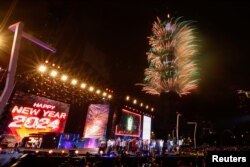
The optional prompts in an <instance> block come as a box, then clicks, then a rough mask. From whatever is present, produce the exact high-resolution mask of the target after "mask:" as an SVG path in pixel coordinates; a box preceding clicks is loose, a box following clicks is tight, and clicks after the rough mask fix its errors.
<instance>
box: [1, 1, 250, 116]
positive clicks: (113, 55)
mask: <svg viewBox="0 0 250 167" xmlns="http://www.w3.org/2000/svg"><path fill="white" fill-rule="evenodd" d="M17 2H18V1H17ZM11 3H12V1H5V0H1V1H0V20H1V21H2V20H3V18H4V17H6V14H7V11H8V9H9V8H10V6H11ZM249 7H250V4H249V3H247V2H239V1H237V2H236V1H235V2H234V1H220V2H199V3H197V2H190V1H188V2H185V3H183V2H178V3H177V2H175V3H173V2H167V1H159V0H158V1H157V0H156V1H153V0H147V1H138V2H133V1H116V2H115V1H107V2H97V1H94V2H85V1H83V2H80V1H66V0H62V1H60V0H53V1H52V0H36V1H34V0H30V1H28V0H24V1H19V2H18V3H17V5H16V6H15V8H14V10H13V12H12V13H11V15H10V17H9V19H8V20H7V23H6V24H1V26H4V27H3V31H2V32H5V31H8V30H7V27H8V25H11V24H12V23H15V22H17V21H23V22H24V24H25V27H24V30H25V31H26V32H28V33H30V34H33V35H34V36H36V37H38V38H39V39H41V40H43V41H44V42H47V43H50V44H51V45H52V46H54V47H55V48H56V49H57V53H56V54H53V55H52V54H50V53H49V52H47V51H44V50H42V49H41V48H39V47H38V46H35V45H33V44H30V43H29V42H27V41H24V42H23V44H22V47H21V52H20V54H21V58H20V59H19V60H20V62H19V64H21V62H22V60H24V59H25V58H29V59H30V60H29V61H27V62H30V64H32V63H33V64H34V63H36V62H31V61H34V60H35V61H37V60H39V61H42V60H45V59H49V60H50V61H53V62H55V63H56V64H58V65H61V66H62V67H63V69H67V70H69V71H73V72H74V73H75V74H77V75H78V76H79V77H81V78H84V79H86V80H87V81H89V82H91V83H94V84H96V85H97V86H98V85H100V86H103V85H106V87H109V88H111V89H113V90H114V91H116V92H117V93H120V94H124V95H125V94H126V93H128V94H132V95H134V96H135V97H136V96H138V97H141V98H143V99H145V101H148V102H154V103H155V104H154V105H156V104H157V103H156V101H157V100H155V99H157V98H155V97H151V96H149V95H144V94H143V93H141V92H140V87H136V86H135V84H136V83H142V82H143V79H144V69H145V68H146V67H147V65H148V64H147V59H146V52H147V51H148V49H149V45H148V39H147V37H148V36H150V35H151V28H152V23H153V21H155V19H156V17H157V16H158V17H160V18H161V19H162V20H164V19H165V18H166V15H167V14H168V13H170V14H171V15H172V16H176V17H179V16H183V18H184V19H185V20H194V21H196V22H195V23H194V25H195V26H196V27H197V32H198V36H199V39H200V54H199V56H198V60H199V66H200V74H201V82H200V87H199V89H198V90H197V91H195V92H194V93H193V94H192V95H190V96H188V97H185V99H186V102H185V103H184V106H185V107H184V108H186V110H190V111H192V112H195V113H203V114H201V115H207V116H209V115H211V113H218V115H221V116H222V115H223V114H225V113H227V112H229V111H230V110H233V108H232V107H231V106H230V105H231V104H230V105H229V103H230V102H231V100H232V99H231V96H230V95H231V92H232V91H233V90H237V89H245V90H250V70H249V68H250V67H249V64H250V62H249V61H250V54H249V39H250V31H249V30H250V24H249V23H248V22H249V18H250V10H249ZM2 32H1V33H2ZM5 33H7V34H9V35H11V33H9V32H5ZM0 53H2V52H0ZM24 57H25V58H24ZM22 58H23V59H22ZM3 59H4V58H2V57H1V61H4V60H3ZM232 112H233V111H232ZM219 113H221V114H219Z"/></svg>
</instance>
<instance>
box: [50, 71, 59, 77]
mask: <svg viewBox="0 0 250 167" xmlns="http://www.w3.org/2000/svg"><path fill="white" fill-rule="evenodd" d="M57 74H58V72H57V71H56V70H52V71H51V72H50V76H52V77H56V76H57Z"/></svg>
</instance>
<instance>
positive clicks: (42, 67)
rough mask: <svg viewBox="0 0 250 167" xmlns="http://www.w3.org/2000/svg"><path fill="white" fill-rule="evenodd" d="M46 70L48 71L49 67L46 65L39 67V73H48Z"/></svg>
mask: <svg viewBox="0 0 250 167" xmlns="http://www.w3.org/2000/svg"><path fill="white" fill-rule="evenodd" d="M46 70H47V67H46V66H44V65H40V66H39V67H38V71H39V72H41V73H44V72H46Z"/></svg>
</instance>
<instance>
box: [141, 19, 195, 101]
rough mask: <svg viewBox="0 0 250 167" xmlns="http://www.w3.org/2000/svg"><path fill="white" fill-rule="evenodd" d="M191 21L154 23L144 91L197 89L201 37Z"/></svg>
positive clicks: (158, 92)
mask: <svg viewBox="0 0 250 167" xmlns="http://www.w3.org/2000/svg"><path fill="white" fill-rule="evenodd" d="M191 24H192V22H191V21H180V18H177V19H171V20H168V21H164V22H162V21H161V20H160V19H159V18H157V21H155V22H154V23H153V28H152V31H153V35H152V36H150V37H149V45H150V46H151V48H150V50H149V51H148V52H147V59H148V62H149V67H148V68H146V69H145V79H144V81H145V83H144V84H140V85H142V86H143V88H142V90H143V91H145V92H146V93H149V94H153V95H160V93H162V92H169V91H174V92H176V93H178V94H179V95H180V96H181V95H185V94H188V93H190V92H191V91H192V90H194V89H196V88H197V83H198V79H197V74H198V70H197V64H196V61H195V56H196V54H197V44H196V43H197V38H196V37H195V35H194V34H195V28H194V27H193V26H192V25H191Z"/></svg>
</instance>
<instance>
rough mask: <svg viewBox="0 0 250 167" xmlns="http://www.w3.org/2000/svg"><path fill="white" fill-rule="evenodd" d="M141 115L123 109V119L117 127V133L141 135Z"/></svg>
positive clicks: (133, 135)
mask: <svg viewBox="0 0 250 167" xmlns="http://www.w3.org/2000/svg"><path fill="white" fill-rule="evenodd" d="M140 128H141V115H140V114H136V113H133V112H130V111H128V110H125V109H122V114H121V120H120V123H119V124H118V125H116V128H115V134H116V135H121V136H132V137H140Z"/></svg>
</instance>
